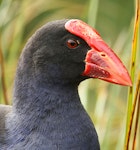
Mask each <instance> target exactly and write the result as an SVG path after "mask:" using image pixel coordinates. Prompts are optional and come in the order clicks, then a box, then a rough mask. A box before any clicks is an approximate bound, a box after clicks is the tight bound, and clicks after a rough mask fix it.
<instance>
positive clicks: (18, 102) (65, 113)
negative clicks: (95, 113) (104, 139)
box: [0, 19, 132, 150]
mask: <svg viewBox="0 0 140 150" xmlns="http://www.w3.org/2000/svg"><path fill="white" fill-rule="evenodd" d="M87 78H99V79H102V80H105V81H109V82H111V83H116V84H120V85H126V86H131V85H132V83H131V79H130V77H129V75H128V72H127V70H126V68H125V67H124V65H123V64H122V62H121V61H120V59H119V58H118V57H117V56H116V55H115V53H114V52H113V51H112V50H111V49H110V48H109V47H108V46H107V44H105V42H104V41H103V40H102V39H101V37H100V35H99V34H98V33H97V32H96V31H95V30H94V29H92V28H91V27H90V26H88V25H87V24H86V23H84V22H82V21H81V20H78V19H63V20H57V21H52V22H49V23H47V24H45V25H44V26H43V27H41V28H40V29H39V30H37V31H36V32H35V34H34V35H33V36H32V37H31V38H30V39H29V41H28V42H27V44H26V45H25V47H24V49H23V51H22V54H21V56H20V59H19V63H18V67H17V72H16V77H15V84H14V91H13V98H12V100H13V106H6V105H0V150H99V149H100V146H99V142H98V136H97V133H96V130H95V128H94V125H93V123H92V121H91V119H90V117H89V116H88V114H87V113H86V111H85V109H84V108H83V106H82V104H81V102H80V99H79V95H78V90H77V88H78V85H79V83H80V82H81V81H83V80H85V79H87Z"/></svg>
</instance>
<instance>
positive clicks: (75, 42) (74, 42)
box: [66, 39, 80, 49]
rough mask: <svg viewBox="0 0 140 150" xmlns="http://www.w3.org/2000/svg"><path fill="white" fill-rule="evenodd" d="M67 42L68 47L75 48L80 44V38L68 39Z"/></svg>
mask: <svg viewBox="0 0 140 150" xmlns="http://www.w3.org/2000/svg"><path fill="white" fill-rule="evenodd" d="M66 44H67V46H68V48H70V49H74V48H76V47H77V46H78V45H79V44H80V42H79V41H78V40H74V39H68V40H67V42H66Z"/></svg>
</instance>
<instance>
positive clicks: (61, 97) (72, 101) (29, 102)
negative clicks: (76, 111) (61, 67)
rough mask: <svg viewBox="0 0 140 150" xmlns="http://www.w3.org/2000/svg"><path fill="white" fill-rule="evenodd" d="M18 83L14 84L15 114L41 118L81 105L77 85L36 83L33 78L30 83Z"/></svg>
mask: <svg viewBox="0 0 140 150" xmlns="http://www.w3.org/2000/svg"><path fill="white" fill-rule="evenodd" d="M17 79H18V78H17ZM20 82H21V81H16V82H15V90H14V98H13V108H14V111H16V114H19V115H28V116H29V115H31V116H32V115H34V116H35V115H36V117H42V116H45V115H46V114H49V113H51V112H53V111H57V110H62V111H63V110H64V108H66V107H71V105H79V104H80V105H81V102H80V98H79V95H78V85H75V84H66V85H63V84H54V83H53V84H52V83H49V82H48V83H46V82H38V81H36V80H33V78H32V80H30V82H29V81H27V82H22V84H20ZM48 112H49V113H48ZM28 118H29V117H28Z"/></svg>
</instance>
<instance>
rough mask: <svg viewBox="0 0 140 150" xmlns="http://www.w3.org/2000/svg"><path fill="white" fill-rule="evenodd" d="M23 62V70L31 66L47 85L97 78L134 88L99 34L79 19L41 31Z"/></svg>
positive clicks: (50, 23) (23, 55) (46, 26)
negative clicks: (49, 83) (24, 67)
mask: <svg viewBox="0 0 140 150" xmlns="http://www.w3.org/2000/svg"><path fill="white" fill-rule="evenodd" d="M20 61H21V63H20V64H22V65H19V66H20V67H19V68H20V70H22V69H21V68H22V67H23V66H25V65H26V64H27V63H28V68H29V69H30V70H32V74H35V76H36V77H37V79H36V80H40V79H42V80H43V81H44V82H45V80H46V81H47V82H55V83H58V82H61V83H63V82H75V81H76V82H80V81H82V80H84V79H86V78H98V79H101V80H105V81H108V82H111V83H115V84H120V85H127V86H131V85H132V82H131V79H130V76H129V74H128V72H127V69H126V68H125V66H124V65H123V63H122V62H121V60H120V59H119V58H118V57H117V55H116V54H115V53H114V52H113V50H112V49H111V48H110V47H109V46H108V45H107V44H106V43H105V42H104V41H103V40H102V39H101V37H100V35H99V34H98V33H97V31H95V30H94V29H93V28H92V27H90V26H89V25H87V24H86V23H84V22H83V21H81V20H78V19H70V20H68V19H66V20H58V21H52V22H49V23H47V24H46V25H44V26H43V27H41V28H40V29H39V30H37V32H36V33H35V34H34V35H33V36H32V37H31V39H30V40H29V41H28V43H27V45H26V46H25V48H24V51H23V54H22V56H21V60H20ZM23 64H24V65H23ZM26 68H27V67H26ZM23 70H24V69H23ZM28 71H29V70H28ZM33 76H34V75H33ZM38 77H40V79H39V78H38Z"/></svg>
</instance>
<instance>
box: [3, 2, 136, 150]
mask: <svg viewBox="0 0 140 150" xmlns="http://www.w3.org/2000/svg"><path fill="white" fill-rule="evenodd" d="M134 6H135V5H134V1H133V0H67V1H66V0H36V1H35V0H0V49H1V51H2V53H3V58H4V61H3V62H4V67H5V76H4V79H5V82H6V92H7V95H8V100H9V103H11V100H12V99H11V97H12V88H13V81H14V76H15V72H16V65H17V61H18V58H19V55H20V53H21V51H22V48H23V47H24V45H25V43H26V41H27V39H28V38H29V37H30V36H31V35H32V34H33V33H34V31H35V30H36V29H37V28H39V27H40V26H42V25H43V24H45V23H46V22H49V21H51V20H56V19H63V18H79V19H81V20H83V21H85V22H87V23H88V24H90V25H91V26H93V27H94V28H95V29H96V30H97V31H98V32H99V33H100V35H101V37H102V38H103V39H104V40H105V41H106V42H107V43H108V45H110V47H112V49H114V51H115V53H116V54H117V55H118V56H119V57H120V58H121V60H122V61H123V62H124V64H125V65H126V67H127V68H128V69H129V66H130V58H131V45H132V37H133V23H134V14H135V10H134V9H135V7H134ZM1 72H2V70H1V69H0V76H1V74H2V73H1ZM1 82H2V81H1V79H0V103H4V91H3V90H2V84H1ZM127 90H128V88H127V87H122V86H119V85H113V84H110V83H107V82H104V81H100V80H93V79H90V80H87V81H84V82H83V83H81V85H80V86H79V93H80V97H81V100H82V103H83V105H84V107H85V108H86V110H87V111H88V113H89V114H90V116H91V118H92V120H93V122H94V124H95V127H96V129H97V132H98V135H99V140H100V144H101V149H103V150H121V149H123V144H124V132H125V121H126V109H127V108H126V107H127Z"/></svg>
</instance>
